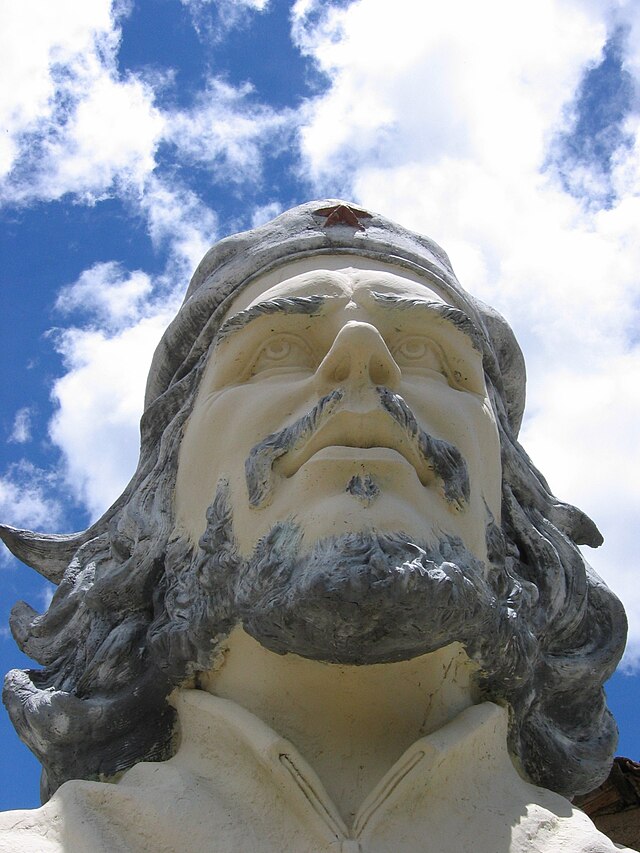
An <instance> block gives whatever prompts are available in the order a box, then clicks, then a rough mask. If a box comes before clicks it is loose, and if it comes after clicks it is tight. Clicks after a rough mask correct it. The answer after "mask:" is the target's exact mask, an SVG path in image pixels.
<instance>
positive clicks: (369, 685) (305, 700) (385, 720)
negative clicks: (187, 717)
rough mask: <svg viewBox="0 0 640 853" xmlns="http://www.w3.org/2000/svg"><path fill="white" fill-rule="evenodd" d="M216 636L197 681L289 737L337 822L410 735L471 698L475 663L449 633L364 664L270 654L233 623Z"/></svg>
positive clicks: (348, 815)
mask: <svg viewBox="0 0 640 853" xmlns="http://www.w3.org/2000/svg"><path fill="white" fill-rule="evenodd" d="M225 646H226V652H225V654H224V657H223V659H222V660H221V661H220V666H219V667H218V668H216V670H215V671H214V672H212V673H208V674H207V675H205V676H204V677H201V679H200V685H201V687H203V689H205V690H208V691H209V692H211V693H214V694H215V695H217V696H220V697H222V698H225V699H232V700H233V701H235V702H237V703H238V704H239V705H241V706H242V707H243V708H246V709H247V710H249V711H251V712H252V713H254V714H255V715H256V716H257V717H259V718H260V719H261V720H264V722H265V723H267V724H268V725H269V726H271V727H272V728H273V729H275V730H276V731H278V732H279V733H280V734H281V735H283V736H284V737H286V738H287V739H288V740H290V741H292V742H293V743H294V744H295V745H296V747H297V748H298V749H299V750H300V752H301V754H302V755H303V756H304V757H305V759H306V760H307V761H308V762H309V763H310V764H311V766H312V767H313V768H314V770H315V771H316V772H317V773H318V776H319V777H320V779H321V780H322V783H323V784H324V786H325V788H326V790H327V791H328V793H329V795H330V797H331V799H332V800H333V802H334V803H336V805H337V808H338V810H339V811H340V814H341V816H342V818H343V819H344V820H345V821H347V822H349V821H350V820H352V819H353V818H354V816H355V814H356V812H357V810H358V808H359V806H360V805H361V804H362V802H363V800H364V799H365V796H366V795H367V794H368V793H369V792H370V791H372V790H373V789H374V787H375V786H376V785H377V784H378V783H379V781H380V780H381V779H382V777H383V776H384V775H385V774H386V773H387V771H388V770H389V768H390V767H391V766H392V765H393V764H394V763H395V762H396V761H397V760H398V759H399V758H400V756H401V755H402V754H403V753H404V752H405V750H407V749H408V748H409V746H410V745H411V744H412V743H413V742H414V741H415V740H417V739H418V738H420V737H422V736H424V735H426V734H429V733H430V732H433V731H435V730H436V729H439V728H440V727H442V726H443V725H445V723H447V722H449V721H450V720H451V719H453V717H455V716H456V715H457V714H459V713H460V712H461V711H462V710H464V708H467V707H469V706H470V705H471V704H472V703H473V702H474V700H475V701H477V696H475V695H474V692H473V690H472V687H471V676H472V674H473V673H474V672H476V671H477V666H476V665H475V664H472V663H471V661H470V660H469V658H468V657H467V655H466V654H465V652H464V650H463V649H462V647H461V646H460V645H459V644H457V643H455V644H453V645H451V646H448V647H447V648H445V649H440V650H439V651H437V652H434V653H432V654H428V655H421V656H420V657H417V658H414V659H413V660H409V661H401V662H399V663H392V664H389V663H387V664H376V665H369V666H340V665H338V664H327V663H321V662H318V661H311V660H306V659H305V658H302V657H300V656H298V655H294V654H287V655H277V654H274V653H273V652H270V651H267V650H266V649H264V648H263V647H262V646H261V645H260V644H259V643H257V642H256V641H255V640H254V639H253V638H252V637H249V636H248V635H247V634H246V633H245V632H244V631H243V630H242V629H240V628H236V629H235V630H234V631H233V633H232V634H231V636H230V637H229V639H228V640H227V642H226V644H225Z"/></svg>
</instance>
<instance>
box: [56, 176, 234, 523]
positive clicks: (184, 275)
mask: <svg viewBox="0 0 640 853" xmlns="http://www.w3.org/2000/svg"><path fill="white" fill-rule="evenodd" d="M141 205H142V209H143V212H144V213H145V214H146V216H147V221H148V224H149V230H150V234H151V237H152V239H153V240H154V241H155V242H157V243H159V244H161V245H163V246H166V247H168V250H169V254H168V259H167V263H166V267H165V269H164V271H163V273H162V274H161V275H159V276H157V277H155V278H151V277H150V276H148V275H147V274H146V273H143V272H141V271H139V270H137V271H134V272H127V271H126V270H124V269H123V268H122V267H121V266H120V265H119V264H117V263H115V262H107V263H100V264H95V265H94V266H93V267H91V268H90V269H88V270H85V271H84V272H83V273H82V274H81V276H80V277H79V279H78V280H77V281H76V282H75V283H73V284H71V285H70V286H68V287H67V288H65V289H64V290H63V291H62V293H61V295H60V298H59V301H58V307H59V308H60V309H62V310H64V311H70V310H77V309H82V310H83V312H84V314H83V322H82V323H81V324H80V325H78V326H72V327H69V328H66V329H64V330H58V332H57V338H56V340H57V346H58V349H59V351H60V353H61V354H62V356H63V359H64V364H65V368H66V372H65V374H64V375H63V376H62V377H61V378H60V379H58V380H57V382H56V383H55V386H54V389H53V397H54V400H55V402H56V404H57V412H56V414H55V416H54V418H53V420H52V422H51V424H50V434H51V438H52V440H53V442H54V443H55V444H56V445H57V446H58V447H59V449H60V450H61V451H62V454H63V458H64V465H65V476H66V479H67V482H68V484H69V487H70V488H71V490H72V492H73V494H74V495H75V497H76V498H77V499H78V500H79V501H81V502H82V503H83V504H84V505H85V506H86V507H87V509H88V511H89V513H90V515H91V516H92V518H95V517H97V516H99V515H101V514H102V512H104V510H105V509H106V508H107V507H108V506H109V505H110V504H111V503H112V502H113V500H114V499H115V498H116V497H117V496H118V495H119V494H120V492H121V491H122V489H123V488H124V486H125V485H126V483H127V482H128V480H129V478H130V477H131V475H132V474H133V472H134V470H135V467H136V464H137V459H138V447H139V432H138V422H139V419H140V416H141V414H142V403H143V399H144V389H145V383H146V379H147V373H148V370H149V365H150V363H151V357H152V355H153V350H154V348H155V346H156V344H157V343H158V340H159V339H160V337H161V335H162V332H163V331H164V329H165V328H166V326H167V325H168V324H169V322H170V321H171V319H172V318H173V316H174V315H175V313H176V312H177V310H178V307H179V305H180V302H181V300H182V298H183V296H184V293H185V291H186V288H187V283H188V280H189V276H190V275H191V273H192V272H193V269H194V268H195V266H196V264H197V263H198V262H199V261H200V259H201V258H202V256H203V255H204V253H205V251H206V250H207V249H208V248H209V246H210V245H211V243H212V242H214V241H215V239H216V236H217V235H216V217H215V215H214V214H213V212H212V211H211V210H209V209H208V208H207V207H206V206H205V205H204V204H203V203H202V202H201V201H200V200H199V199H198V198H197V197H196V196H195V195H194V194H193V193H191V192H190V191H188V190H185V189H177V188H175V187H173V188H171V187H168V186H165V185H163V184H162V183H161V182H160V181H159V180H157V179H153V180H152V181H151V182H150V184H149V188H148V191H147V193H146V194H145V196H144V198H143V200H142V201H141Z"/></svg>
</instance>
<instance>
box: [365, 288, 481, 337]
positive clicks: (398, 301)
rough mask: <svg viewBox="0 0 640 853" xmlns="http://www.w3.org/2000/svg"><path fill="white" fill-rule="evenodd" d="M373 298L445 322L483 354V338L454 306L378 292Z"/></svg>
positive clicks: (382, 303) (373, 291) (372, 294)
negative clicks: (414, 310)
mask: <svg viewBox="0 0 640 853" xmlns="http://www.w3.org/2000/svg"><path fill="white" fill-rule="evenodd" d="M371 296H372V298H373V300H374V301H375V302H377V303H378V304H379V305H382V306H385V307H387V308H396V309H399V310H401V311H407V310H409V309H418V310H420V311H423V312H424V313H425V314H428V315H430V316H431V317H438V318H439V319H441V320H444V321H445V322H447V323H449V324H450V325H452V326H454V327H455V328H456V329H458V330H459V331H460V332H462V333H463V334H464V335H466V337H467V338H469V340H470V342H471V344H472V345H473V347H474V349H476V350H478V352H480V353H481V352H482V337H481V335H480V332H479V331H478V329H477V327H476V325H475V323H474V322H473V320H472V319H471V317H469V315H468V314H465V312H464V311H462V310H461V309H460V308H454V307H453V305H447V303H446V302H436V301H435V300H434V301H429V300H425V299H409V298H407V297H406V296H397V295H396V294H395V293H379V292H378V291H376V290H372V291H371Z"/></svg>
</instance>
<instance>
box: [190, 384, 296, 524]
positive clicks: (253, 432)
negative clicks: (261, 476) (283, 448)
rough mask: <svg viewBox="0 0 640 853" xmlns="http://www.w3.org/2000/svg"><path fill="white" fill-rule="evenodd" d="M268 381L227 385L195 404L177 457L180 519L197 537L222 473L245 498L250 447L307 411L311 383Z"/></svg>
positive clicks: (246, 499)
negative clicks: (280, 383)
mask: <svg viewBox="0 0 640 853" xmlns="http://www.w3.org/2000/svg"><path fill="white" fill-rule="evenodd" d="M294 384H295V385H296V388H295V389H293V390H292V388H291V383H287V387H286V388H285V387H284V385H282V387H281V386H279V385H278V383H276V382H264V383H255V384H247V385H241V386H238V387H236V388H228V389H225V390H224V391H222V392H219V393H218V394H211V395H210V396H209V397H207V398H203V399H201V400H198V401H197V402H196V405H195V407H194V409H193V412H192V413H191V416H190V417H189V420H188V421H187V425H186V427H185V432H184V437H183V440H182V445H181V448H180V456H179V460H178V475H177V479H176V494H175V505H176V517H177V519H178V521H180V522H181V523H182V525H183V526H184V527H185V528H186V529H187V530H188V531H189V533H190V535H191V538H192V539H194V540H196V539H197V538H198V537H199V535H200V534H201V533H202V532H203V530H204V525H205V514H206V511H207V508H208V507H209V505H210V504H211V502H212V500H213V497H214V495H215V492H216V488H217V486H218V482H219V480H220V478H221V477H225V478H226V479H228V480H229V482H230V484H231V488H232V491H233V492H234V493H235V494H236V496H237V497H238V498H239V500H240V502H241V503H242V502H245V503H246V502H247V501H248V496H247V494H246V483H245V479H244V465H245V460H246V458H247V456H248V455H249V452H250V450H251V449H252V448H253V447H254V446H255V445H256V444H257V443H258V442H259V441H262V439H264V438H266V436H268V435H270V434H271V433H273V432H276V431H278V430H280V429H282V428H283V427H284V426H286V425H287V424H289V423H291V422H292V421H294V420H295V419H296V418H297V417H299V416H300V415H301V414H303V413H304V412H306V411H307V409H308V408H310V406H311V405H313V401H309V400H308V399H307V397H308V389H307V388H306V385H308V383H302V382H301V383H294Z"/></svg>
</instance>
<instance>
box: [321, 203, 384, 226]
mask: <svg viewBox="0 0 640 853" xmlns="http://www.w3.org/2000/svg"><path fill="white" fill-rule="evenodd" d="M313 212H314V213H315V214H316V216H326V217H327V218H326V221H325V223H324V225H323V226H322V227H323V228H330V227H331V226H332V225H349V226H350V227H351V228H357V230H358V231H364V229H365V226H364V225H363V224H362V223H361V222H360V220H361V219H371V214H370V213H369V212H368V211H366V210H361V209H360V208H359V207H354V206H353V205H351V204H334V205H332V206H331V207H321V208H320V209H319V210H314V211H313Z"/></svg>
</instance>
